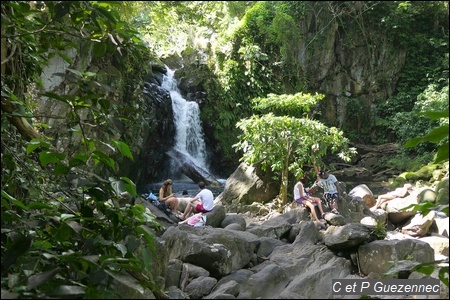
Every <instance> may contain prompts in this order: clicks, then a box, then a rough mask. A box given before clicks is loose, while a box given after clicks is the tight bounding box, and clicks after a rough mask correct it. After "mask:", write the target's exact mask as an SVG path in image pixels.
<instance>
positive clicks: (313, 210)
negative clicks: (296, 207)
mask: <svg viewBox="0 0 450 300" xmlns="http://www.w3.org/2000/svg"><path fill="white" fill-rule="evenodd" d="M304 203H305V205H306V206H307V207H309V209H310V210H311V215H312V216H313V218H314V220H316V221H317V222H319V223H320V221H319V218H318V217H317V214H316V208H315V207H314V204H312V203H311V202H310V201H305V202H304ZM319 210H321V208H319Z"/></svg>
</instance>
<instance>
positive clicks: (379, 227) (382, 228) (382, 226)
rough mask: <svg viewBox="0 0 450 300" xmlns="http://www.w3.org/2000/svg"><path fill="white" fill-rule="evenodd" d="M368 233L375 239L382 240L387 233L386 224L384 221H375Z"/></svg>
mask: <svg viewBox="0 0 450 300" xmlns="http://www.w3.org/2000/svg"><path fill="white" fill-rule="evenodd" d="M370 234H371V236H374V237H375V238H376V239H377V240H384V238H385V237H386V235H387V224H386V223H385V222H381V221H377V222H376V224H375V226H374V227H373V228H372V230H371V232H370Z"/></svg>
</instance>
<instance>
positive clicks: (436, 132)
mask: <svg viewBox="0 0 450 300" xmlns="http://www.w3.org/2000/svg"><path fill="white" fill-rule="evenodd" d="M423 115H425V116H427V117H429V118H432V119H436V118H447V124H444V125H441V126H439V127H436V128H434V129H432V130H431V131H430V132H429V133H428V134H427V135H425V136H423V137H418V138H413V139H411V140H409V141H408V142H407V143H406V144H405V145H404V146H405V147H406V148H410V147H414V146H416V145H417V144H419V143H422V142H432V143H437V144H440V146H439V147H438V149H437V153H436V156H435V158H434V162H435V163H440V162H444V161H448V147H449V146H448V132H449V131H448V108H447V109H446V110H445V111H442V112H424V113H423Z"/></svg>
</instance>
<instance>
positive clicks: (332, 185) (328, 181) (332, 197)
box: [310, 171, 341, 214]
mask: <svg viewBox="0 0 450 300" xmlns="http://www.w3.org/2000/svg"><path fill="white" fill-rule="evenodd" d="M317 187H320V188H322V189H323V197H324V198H325V201H327V203H328V206H329V207H330V208H331V212H332V213H334V214H339V211H338V202H339V200H340V199H341V192H340V190H341V189H340V187H339V181H338V180H337V178H336V176H334V175H333V174H329V173H327V172H325V171H319V172H317V180H316V182H315V183H314V184H313V186H312V187H311V191H310V192H311V193H312V192H314V191H315V190H316V189H317Z"/></svg>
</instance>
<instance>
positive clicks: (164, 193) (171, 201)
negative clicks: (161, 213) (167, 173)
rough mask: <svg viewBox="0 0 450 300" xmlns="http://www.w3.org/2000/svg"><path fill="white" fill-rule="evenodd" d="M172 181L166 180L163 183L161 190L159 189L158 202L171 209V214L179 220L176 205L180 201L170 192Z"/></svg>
mask: <svg viewBox="0 0 450 300" xmlns="http://www.w3.org/2000/svg"><path fill="white" fill-rule="evenodd" d="M172 185H173V182H172V179H167V180H165V181H164V182H163V184H162V186H161V188H160V189H159V199H158V200H159V201H161V202H164V203H166V204H167V205H168V206H170V208H171V209H172V213H173V214H174V215H175V216H176V217H177V218H179V217H180V213H179V212H178V210H177V208H178V204H179V203H180V201H179V200H178V198H177V197H176V196H175V193H173V192H172Z"/></svg>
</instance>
